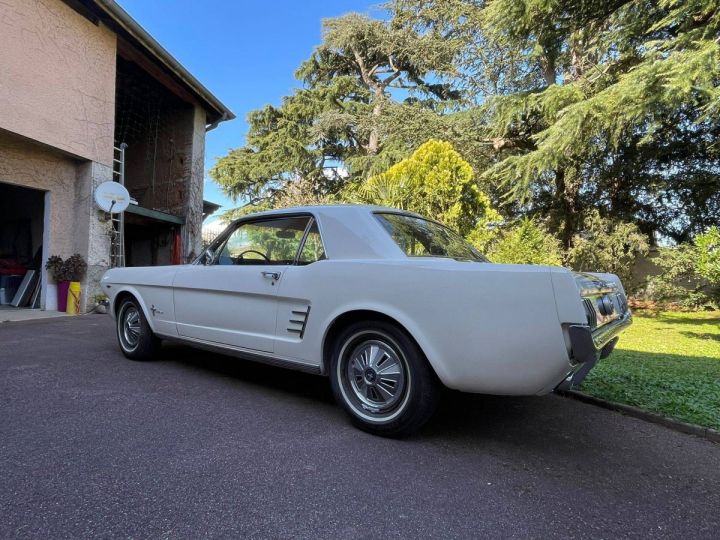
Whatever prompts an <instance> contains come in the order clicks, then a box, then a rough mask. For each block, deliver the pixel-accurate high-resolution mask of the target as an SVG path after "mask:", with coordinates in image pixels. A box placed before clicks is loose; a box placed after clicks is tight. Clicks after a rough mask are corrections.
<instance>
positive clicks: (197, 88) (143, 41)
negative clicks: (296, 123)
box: [63, 0, 235, 129]
mask: <svg viewBox="0 0 720 540" xmlns="http://www.w3.org/2000/svg"><path fill="white" fill-rule="evenodd" d="M63 1H64V2H65V3H66V4H68V5H69V6H70V7H72V8H73V9H75V10H76V11H78V12H79V13H81V14H82V15H84V16H85V17H87V18H88V19H90V20H91V21H93V22H95V23H97V22H98V21H102V22H103V23H104V24H105V25H107V26H108V27H109V28H111V29H112V30H114V31H115V32H117V33H118V35H119V36H121V37H123V38H124V39H126V40H127V41H129V42H130V43H132V44H133V45H135V46H136V47H137V48H139V49H140V50H141V51H143V52H144V53H145V54H147V55H148V57H150V59H151V60H153V61H154V62H156V63H158V64H160V66H162V68H163V69H165V70H166V71H168V72H169V74H171V75H172V76H173V77H174V78H176V79H177V80H178V82H180V83H181V84H182V85H183V86H184V87H185V88H186V89H187V90H189V91H190V92H191V93H192V94H193V95H194V96H195V97H196V98H197V100H198V102H199V103H200V104H201V105H202V107H203V108H204V109H205V110H206V112H207V116H208V124H209V125H208V129H212V128H214V127H216V126H217V125H218V124H219V123H220V122H223V121H225V120H232V119H233V118H235V114H233V112H232V111H231V110H230V109H229V108H228V107H227V106H225V105H224V104H223V103H222V102H221V101H220V100H219V99H218V98H217V97H215V96H214V95H213V94H212V93H211V92H210V90H208V89H207V88H205V86H203V84H202V83H201V82H200V81H198V80H197V79H196V78H195V77H194V76H193V75H192V74H191V73H190V72H189V71H188V70H187V69H186V68H185V67H184V66H183V65H182V64H180V62H178V61H177V60H176V59H175V58H174V57H173V56H172V55H171V54H170V53H169V52H168V51H167V50H166V49H165V48H164V47H163V46H162V45H160V44H159V43H158V42H157V41H156V40H155V38H153V37H152V36H151V35H150V34H149V33H148V32H147V31H146V30H145V29H144V28H143V27H142V26H140V25H139V24H138V22H137V21H135V19H133V18H132V17H131V16H130V15H128V13H127V12H126V11H125V10H124V9H123V8H121V7H120V6H119V5H118V4H117V3H116V2H115V1H114V0H63Z"/></svg>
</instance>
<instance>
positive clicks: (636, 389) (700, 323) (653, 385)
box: [579, 311, 720, 429]
mask: <svg viewBox="0 0 720 540" xmlns="http://www.w3.org/2000/svg"><path fill="white" fill-rule="evenodd" d="M634 317H635V320H634V324H633V325H632V326H631V327H630V328H629V329H628V330H626V331H625V332H624V333H623V334H622V336H621V337H620V341H619V343H618V346H617V348H616V349H615V352H614V353H613V354H612V355H610V357H609V358H606V359H605V360H602V361H601V362H600V363H599V364H598V365H597V367H595V369H593V370H592V371H591V372H590V375H588V377H587V379H586V380H585V382H584V383H583V384H582V385H581V386H580V388H579V390H581V391H582V392H586V393H588V394H592V395H594V396H598V397H601V398H604V399H607V400H610V401H616V402H620V403H626V404H629V405H634V406H636V407H641V408H643V409H646V410H649V411H653V412H657V413H660V414H662V415H664V416H669V417H671V418H675V419H677V420H681V421H683V422H689V423H691V424H698V425H701V426H705V427H711V428H714V429H720V312H717V311H715V312H703V313H659V314H650V313H635V315H634Z"/></svg>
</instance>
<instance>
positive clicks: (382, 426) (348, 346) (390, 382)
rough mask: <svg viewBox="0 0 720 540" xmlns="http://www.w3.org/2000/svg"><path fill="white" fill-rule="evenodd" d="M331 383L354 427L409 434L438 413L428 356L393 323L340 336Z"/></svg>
mask: <svg viewBox="0 0 720 540" xmlns="http://www.w3.org/2000/svg"><path fill="white" fill-rule="evenodd" d="M330 382H331V385H332V389H333V393H334V395H335V399H336V400H337V401H338V403H340V405H342V407H343V408H344V409H345V410H346V411H347V412H348V413H349V414H350V418H351V419H352V422H353V424H355V425H356V426H357V427H359V428H360V429H363V430H365V431H368V432H370V433H374V434H376V435H385V436H403V435H409V434H411V433H413V432H415V431H417V430H418V429H420V427H422V426H423V424H425V423H426V422H427V421H428V420H429V419H430V417H431V416H432V415H433V413H434V412H435V409H436V408H437V403H438V395H439V386H440V384H439V382H438V380H437V377H436V376H435V373H434V372H433V370H432V368H431V367H430V365H429V364H428V361H427V359H426V358H425V355H424V354H423V353H422V351H421V350H420V347H418V345H417V344H416V343H415V342H414V341H413V340H412V339H411V338H410V337H409V336H408V335H407V334H406V333H405V332H404V331H403V330H401V329H400V328H398V327H396V326H395V325H393V324H390V323H387V322H380V321H367V322H358V323H354V324H352V325H350V326H349V327H348V328H346V329H345V330H344V331H343V332H342V333H341V334H340V335H339V336H338V338H337V339H336V341H335V343H334V346H333V350H332V356H331V369H330Z"/></svg>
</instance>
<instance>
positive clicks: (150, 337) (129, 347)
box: [115, 298, 160, 360]
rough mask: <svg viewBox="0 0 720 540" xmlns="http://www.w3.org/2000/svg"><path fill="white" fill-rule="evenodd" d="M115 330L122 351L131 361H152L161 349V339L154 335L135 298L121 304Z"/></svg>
mask: <svg viewBox="0 0 720 540" xmlns="http://www.w3.org/2000/svg"><path fill="white" fill-rule="evenodd" d="M115 329H116V333H117V338H118V343H119V344H120V350H121V351H122V352H123V354H124V355H125V356H126V357H127V358H130V359H131V360H152V359H153V358H154V356H155V353H157V351H158V349H159V348H160V339H159V338H158V337H157V336H155V334H153V332H152V330H151V329H150V325H149V324H148V322H147V319H146V318H145V314H144V313H143V310H142V308H141V307H140V304H138V302H137V300H135V299H134V298H127V299H125V300H123V301H122V303H121V304H120V309H118V315H117V320H116V325H115Z"/></svg>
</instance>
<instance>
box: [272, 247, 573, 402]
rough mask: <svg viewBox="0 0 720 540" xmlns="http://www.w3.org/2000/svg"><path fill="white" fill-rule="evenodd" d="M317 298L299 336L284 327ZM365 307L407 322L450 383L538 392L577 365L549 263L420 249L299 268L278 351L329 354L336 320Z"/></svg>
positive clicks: (284, 299) (286, 290) (284, 295)
mask: <svg viewBox="0 0 720 540" xmlns="http://www.w3.org/2000/svg"><path fill="white" fill-rule="evenodd" d="M307 305H309V306H311V314H310V316H309V319H308V323H307V327H306V331H305V336H304V338H303V339H299V338H298V336H297V335H296V334H291V333H288V332H285V331H284V328H285V326H286V323H287V321H286V319H289V318H291V317H292V314H291V310H293V309H298V308H299V307H302V306H307ZM360 309H362V310H373V311H378V312H381V313H384V314H386V315H388V316H390V317H392V318H394V319H395V320H397V321H398V322H399V323H400V324H402V325H403V326H404V327H405V328H406V329H407V330H408V332H410V334H411V335H412V336H413V338H414V339H415V340H416V341H417V342H418V344H419V345H420V347H421V348H422V349H423V351H424V352H425V354H426V356H427V357H428V360H429V361H430V363H431V364H432V366H433V368H434V369H435V372H436V373H437V375H438V376H439V378H440V379H441V380H442V382H443V383H444V384H445V385H446V386H448V387H450V388H454V389H457V390H462V391H468V392H480V393H491V394H515V395H527V394H537V393H543V392H545V391H548V390H549V389H550V388H552V386H553V385H554V384H557V383H559V382H560V380H562V378H563V377H564V375H565V374H566V373H567V372H568V371H569V369H570V368H569V362H568V350H567V345H566V343H565V339H564V338H563V332H562V328H561V325H560V321H559V319H558V314H557V308H556V304H555V297H554V293H553V283H552V279H551V272H550V269H549V268H547V267H536V266H522V265H495V264H480V263H460V262H456V261H448V262H438V261H436V260H432V261H427V262H423V261H422V260H420V259H418V260H398V261H367V260H355V261H333V260H327V261H320V262H317V263H314V264H311V265H309V266H304V267H292V268H289V269H288V271H287V272H286V273H285V275H284V276H283V280H282V283H281V285H280V289H279V311H278V323H277V334H278V340H277V343H276V349H275V351H276V353H277V354H279V355H281V356H285V357H297V358H299V359H301V360H302V361H304V362H311V363H312V362H315V363H317V362H320V361H321V359H322V345H323V340H324V339H325V333H326V331H327V329H328V327H329V326H330V325H331V324H332V323H333V321H334V320H335V319H336V318H337V317H339V316H340V315H342V314H343V313H346V312H348V311H353V310H360Z"/></svg>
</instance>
